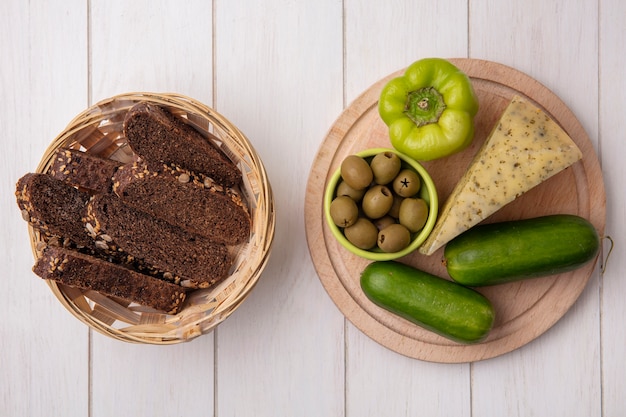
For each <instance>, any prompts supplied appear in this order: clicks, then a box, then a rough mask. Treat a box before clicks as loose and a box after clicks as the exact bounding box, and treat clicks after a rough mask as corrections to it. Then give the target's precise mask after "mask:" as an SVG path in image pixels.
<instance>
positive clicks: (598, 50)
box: [0, 0, 626, 417]
mask: <svg viewBox="0 0 626 417" xmlns="http://www.w3.org/2000/svg"><path fill="white" fill-rule="evenodd" d="M624 22H626V10H625V6H624V3H623V2H621V1H620V0H601V1H596V0H583V1H579V2H571V1H567V0H556V1H548V2H546V1H541V0H528V1H504V2H503V1H498V0H487V1H467V0H451V1H445V2H428V1H425V0H418V1H409V0H391V1H383V0H367V1H358V0H343V1H341V0H323V1H321V2H310V1H306V0H270V1H260V0H252V1H243V0H235V1H227V0H212V1H201V0H192V1H187V2H175V1H171V0H157V1H146V0H140V1H133V2H127V1H122V0H113V1H104V0H87V1H85V0H71V1H61V0H55V1H49V2H46V1H42V0H31V1H30V2H24V1H22V0H6V1H2V2H0V58H1V59H0V91H1V92H2V97H3V100H2V101H0V131H2V132H3V144H5V148H4V149H5V152H2V153H0V162H1V163H0V170H1V171H0V172H1V173H2V178H3V180H2V181H0V189H1V190H2V192H1V193H0V209H2V211H3V213H4V214H5V216H4V217H3V218H2V219H0V230H1V231H2V233H1V234H0V257H2V258H1V259H2V262H3V264H4V265H6V268H7V269H6V271H5V274H4V276H3V279H0V291H2V294H4V295H5V302H4V303H3V304H2V306H1V307H0V312H1V313H2V318H3V320H2V321H0V336H1V337H0V415H2V416H51V415H63V416H89V415H90V416H104V415H151V416H154V417H161V416H172V415H186V416H210V415H214V416H218V417H223V416H235V415H236V416H244V417H245V416H257V415H259V416H286V415H297V416H302V415H304V416H306V415H310V416H316V417H317V416H338V417H361V416H380V415H384V416H391V417H395V416H407V415H428V416H449V415H454V416H462V417H470V416H500V415H506V416H540V417H543V416H550V417H551V416H560V415H572V416H604V417H619V416H622V415H624V414H626V405H625V404H626V401H624V392H626V379H625V378H624V374H626V368H625V366H626V363H625V361H624V359H623V357H624V352H625V348H624V346H625V345H626V329H625V328H624V325H623V317H624V314H625V313H626V310H625V307H624V303H623V298H624V294H626V284H625V281H624V280H623V279H622V276H621V275H622V274H621V271H622V269H623V266H624V265H623V263H624V255H625V252H624V245H625V244H626V243H625V241H624V239H623V238H622V236H623V235H624V232H625V230H624V222H625V220H626V212H625V211H624V207H625V206H626V201H624V197H623V194H624V193H623V184H624V183H625V182H626V170H625V169H624V164H623V156H622V155H623V154H624V152H625V151H626V149H625V148H624V141H623V136H624V135H623V131H624V130H625V129H626V126H625V125H624V117H623V108H624V105H625V104H626V97H625V96H624V94H625V93H624V92H625V91H626V84H625V83H624V78H623V75H622V74H623V68H624V64H625V62H624V54H623V40H624V39H626V26H625V25H624ZM416 28H417V30H416ZM422 56H441V57H467V56H469V57H471V58H477V59H486V60H491V61H496V62H500V63H503V64H505V65H509V66H511V67H514V68H516V69H518V70H520V71H522V72H524V73H526V74H528V75H530V76H531V77H533V78H535V79H537V80H538V81H540V82H541V83H543V84H545V85H546V86H548V87H549V88H550V89H552V90H553V91H554V92H555V93H556V94H557V95H558V96H559V97H560V98H561V99H562V100H563V101H564V102H565V103H566V104H567V105H568V106H569V107H570V108H571V109H572V111H573V113H574V114H575V115H576V117H577V118H578V119H579V120H580V122H581V123H582V125H583V128H584V129H585V130H586V132H587V133H588V135H589V137H590V139H591V142H592V143H593V145H594V148H595V149H596V150H597V151H598V153H599V156H600V159H601V164H602V169H603V173H604V178H605V184H606V192H607V226H606V233H607V234H609V235H611V236H612V237H613V239H614V240H615V242H616V246H615V249H614V250H613V253H612V254H611V257H610V259H609V262H608V265H607V270H606V272H605V273H604V274H603V275H600V274H599V273H598V272H597V271H596V272H595V273H594V275H593V276H592V278H591V281H590V282H589V284H588V285H587V287H586V288H585V291H584V292H583V293H582V295H581V296H580V297H579V299H578V301H577V302H576V303H575V304H574V306H573V307H572V308H571V309H570V311H569V312H568V313H567V314H566V315H565V316H564V317H563V318H562V319H561V320H560V321H559V322H558V323H557V324H556V325H555V326H553V327H552V328H551V329H550V330H549V331H548V332H546V333H545V334H544V335H542V336H541V337H540V338H538V339H536V340H534V341H533V342H531V343H529V344H527V345H526V346H524V347H522V348H520V349H518V350H515V351H513V352H510V353H508V354H505V355H502V356H500V357H497V358H494V359H490V360H486V361H482V362H478V363H473V364H471V365H468V364H460V365H459V364H452V365H450V364H433V363H428V362H423V361H419V360H414V359H409V358H407V357H405V356H403V355H399V354H397V353H395V352H393V351H391V350H389V349H386V348H384V347H382V346H381V345H379V344H378V343H377V342H375V341H373V340H371V339H370V338H369V337H367V336H366V335H364V334H363V333H362V332H361V331H360V330H359V329H357V328H356V327H354V326H352V325H351V324H350V323H349V322H346V320H345V319H344V316H343V315H342V314H341V312H340V311H339V309H337V308H336V307H335V305H334V304H333V302H332V300H331V299H330V297H329V296H328V295H327V293H326V291H325V290H324V288H323V286H322V284H321V282H320V280H319V278H318V277H317V274H316V272H315V269H314V267H313V263H312V261H311V259H310V256H309V253H308V249H307V246H306V239H305V233H304V220H303V218H304V198H305V191H304V184H305V182H306V180H307V178H308V174H309V172H310V169H311V164H312V162H313V158H314V155H315V153H316V151H317V150H318V148H319V146H320V144H321V143H322V141H323V139H324V137H325V135H326V133H327V130H328V129H329V127H330V126H331V125H332V123H333V121H334V120H336V118H337V117H338V116H339V114H340V113H341V111H342V110H343V108H344V107H347V106H348V105H349V104H350V103H351V102H352V101H354V100H355V99H356V98H357V96H358V95H359V94H360V93H361V92H362V91H364V90H365V89H366V88H368V87H369V86H370V85H371V84H372V83H374V82H376V80H378V79H380V78H382V77H384V76H386V75H387V74H389V73H391V72H393V71H394V70H396V69H399V68H402V67H404V66H406V65H408V64H409V63H410V62H412V61H413V60H414V59H416V58H419V57H422ZM131 90H132V91H140V90H147V91H150V90H153V91H155V90H156V91H158V90H161V91H173V92H178V93H181V94H185V95H189V96H191V97H194V98H196V99H198V100H200V101H202V102H204V103H207V104H209V105H211V104H213V105H214V106H215V107H216V108H217V109H218V111H221V112H223V113H224V114H225V115H226V116H227V117H229V118H230V119H231V120H233V121H234V122H236V124H237V125H238V127H240V128H241V129H242V130H243V131H244V133H246V135H248V136H249V137H250V139H251V140H252V142H253V143H254V144H255V147H256V148H257V150H258V151H259V153H260V154H261V156H262V158H263V159H264V161H265V162H266V165H267V168H268V172H269V175H270V177H271V179H272V180H273V188H274V192H275V194H276V196H277V197H276V199H277V217H278V225H277V235H276V241H275V247H274V251H273V254H272V258H271V259H270V264H269V265H268V267H267V269H266V271H265V273H264V274H263V276H262V277H261V280H260V281H259V285H258V286H257V287H256V288H255V289H254V291H253V292H252V293H251V295H250V297H249V298H248V299H247V300H246V302H245V303H244V304H243V305H242V307H241V308H240V309H238V310H237V311H236V312H235V313H234V314H233V315H232V316H231V317H230V318H229V319H228V320H226V321H225V322H224V323H222V324H221V325H220V326H219V327H218V328H217V330H216V331H215V332H214V334H210V335H205V336H202V337H201V338H199V339H197V340H194V341H193V342H191V343H189V344H186V345H184V346H182V345H181V346H175V347H170V346H159V347H154V346H138V345H128V344H124V343H121V342H117V341H113V340H109V339H105V338H104V337H103V336H101V335H99V334H96V333H93V332H90V331H89V330H87V329H86V327H85V326H84V325H83V324H82V323H80V322H78V321H77V320H76V319H74V318H73V317H72V316H71V315H70V314H68V313H67V311H65V309H64V308H63V307H62V306H61V305H60V304H59V303H58V301H57V300H56V299H55V297H54V296H53V295H52V294H51V292H50V291H49V289H48V288H47V286H46V285H45V284H43V283H41V282H40V281H39V280H37V279H36V277H34V275H33V274H32V272H31V271H30V268H31V266H32V263H33V259H32V253H31V250H30V247H29V244H28V237H27V232H26V227H25V225H24V223H23V222H22V221H21V218H20V213H19V212H18V210H16V205H15V201H14V197H13V190H14V185H15V181H16V180H17V178H18V177H19V176H20V175H22V174H23V173H25V172H26V171H28V170H29V169H31V168H34V167H35V166H36V165H37V163H38V162H39V159H40V157H41V155H42V154H43V152H44V150H45V147H46V146H47V145H48V144H49V143H50V141H51V140H52V139H53V137H54V136H55V135H56V134H58V133H59V132H60V131H61V130H62V129H63V128H64V127H65V126H66V124H67V123H68V121H69V120H70V119H71V118H72V117H74V115H76V114H78V113H79V112H80V111H82V110H83V109H85V108H87V107H88V105H89V104H91V103H92V102H95V101H97V100H98V99H101V98H106V97H109V96H111V95H114V94H117V93H120V92H123V91H131ZM604 255H605V256H606V253H605V254H604ZM15 294H18V295H19V296H18V297H16V296H15Z"/></svg>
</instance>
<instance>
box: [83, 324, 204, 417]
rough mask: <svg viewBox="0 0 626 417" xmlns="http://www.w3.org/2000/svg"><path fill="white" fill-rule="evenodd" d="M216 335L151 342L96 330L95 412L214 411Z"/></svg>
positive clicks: (166, 413)
mask: <svg viewBox="0 0 626 417" xmlns="http://www.w3.org/2000/svg"><path fill="white" fill-rule="evenodd" d="M213 339H214V335H213V334H208V335H204V336H201V337H200V338H198V339H195V340H193V341H191V342H188V343H184V344H181V345H172V346H150V345H135V344H127V343H125V342H120V341H117V340H113V339H111V338H109V337H106V336H102V335H100V334H99V333H96V332H94V335H93V340H92V345H93V349H92V357H93V360H92V368H93V372H92V375H93V380H92V383H91V390H92V392H93V400H92V402H93V404H92V414H91V415H93V416H95V417H97V416H103V417H105V416H130V415H141V416H163V417H169V416H204V415H206V416H210V415H213V412H214V400H213V394H214V388H215V387H214V383H213V371H214V368H213V356H214V352H213Z"/></svg>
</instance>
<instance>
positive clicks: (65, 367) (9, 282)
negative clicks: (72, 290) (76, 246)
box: [0, 0, 89, 416]
mask: <svg viewBox="0 0 626 417" xmlns="http://www.w3.org/2000/svg"><path fill="white" fill-rule="evenodd" d="M86 22H87V10H86V7H85V2H84V1H67V2H59V1H56V2H40V1H36V2H22V1H14V0H11V1H5V2H2V4H1V5H0V56H1V59H0V62H2V70H1V72H0V91H2V100H1V101H0V131H2V137H3V139H2V140H3V145H4V149H3V152H1V153H0V170H2V171H1V176H2V178H3V181H2V182H1V183H0V190H1V192H0V206H1V207H2V210H3V213H4V216H2V219H0V236H1V237H0V254H1V255H0V256H1V257H2V264H3V265H4V271H3V279H2V280H0V293H2V294H3V298H4V301H3V302H2V303H1V305H0V314H1V315H2V317H3V320H2V325H0V387H1V389H0V415H3V416H50V415H64V416H84V415H86V414H87V412H88V335H89V331H88V329H87V328H86V327H85V326H84V325H82V324H81V323H80V322H79V321H78V320H76V319H74V317H73V316H71V314H70V313H69V312H67V311H66V310H65V309H64V308H63V307H62V306H61V304H60V303H59V302H58V301H57V299H56V298H55V297H54V295H53V294H52V292H51V291H50V290H49V288H48V286H47V285H46V284H45V282H44V281H42V280H41V279H40V278H39V277H37V276H36V275H35V274H33V273H32V272H31V267H32V265H33V263H34V259H33V254H32V250H31V248H30V244H29V238H28V232H27V227H26V223H25V222H24V221H22V219H21V215H20V212H19V210H18V209H17V205H16V203H15V197H14V192H15V183H16V181H17V180H18V178H19V177H21V176H22V175H24V174H26V173H27V172H32V171H34V170H35V168H36V167H37V164H38V163H39V160H40V159H41V157H42V155H43V153H44V151H45V150H46V148H47V147H48V145H49V144H50V142H52V140H53V139H54V137H55V136H56V135H57V134H58V133H59V132H60V131H61V130H62V129H63V127H65V125H66V124H67V122H68V121H69V120H70V119H71V118H72V117H73V116H74V113H75V112H77V111H79V110H80V109H81V108H82V107H84V106H85V104H86V102H87V94H86V93H87V77H86V74H87V60H86V57H87V43H86ZM68 44H72V48H67V45H68Z"/></svg>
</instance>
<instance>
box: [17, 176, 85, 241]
mask: <svg viewBox="0 0 626 417" xmlns="http://www.w3.org/2000/svg"><path fill="white" fill-rule="evenodd" d="M15 196H16V198H17V205H18V207H19V208H20V210H21V211H22V217H23V218H24V220H26V221H27V222H28V223H30V224H31V225H32V226H33V228H35V229H37V230H39V231H40V232H42V233H44V234H47V235H53V236H57V237H60V238H64V239H65V238H67V239H70V240H71V241H72V242H73V243H75V244H76V245H78V246H84V247H93V245H94V242H93V240H92V239H91V238H90V237H89V235H88V234H87V232H86V231H85V225H84V224H83V222H82V221H81V219H82V217H83V216H84V215H85V212H86V208H87V202H88V201H89V199H90V195H89V193H87V192H85V191H81V190H78V189H76V188H74V187H72V186H71V185H69V184H67V183H65V182H63V181H61V180H58V179H55V178H52V177H51V176H50V175H47V174H40V173H28V174H26V175H24V176H23V177H21V178H20V179H19V180H18V182H17V184H16V190H15Z"/></svg>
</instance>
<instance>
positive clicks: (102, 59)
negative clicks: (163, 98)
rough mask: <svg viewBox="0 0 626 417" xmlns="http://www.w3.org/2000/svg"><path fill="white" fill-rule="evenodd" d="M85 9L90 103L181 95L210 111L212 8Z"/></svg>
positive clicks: (148, 4)
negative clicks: (132, 95) (137, 95)
mask: <svg viewBox="0 0 626 417" xmlns="http://www.w3.org/2000/svg"><path fill="white" fill-rule="evenodd" d="M90 4H91V12H90V15H91V24H90V29H89V32H90V36H91V62H90V63H91V88H92V100H93V101H94V102H95V101H98V100H101V99H104V98H107V97H111V96H113V95H116V94H120V93H125V92H130V91H149V92H174V93H179V94H184V95H188V96H190V97H192V98H195V99H197V100H199V101H201V102H203V103H205V104H207V105H211V103H212V96H213V72H212V63H213V57H212V55H213V49H212V43H211V31H212V29H211V28H212V7H211V2H206V1H203V0H193V1H186V2H185V3H184V4H183V3H180V2H177V1H174V0H159V1H154V0H153V1H150V0H140V1H132V2H128V1H123V0H114V1H103V0H93V1H92V2H91V3H90Z"/></svg>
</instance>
